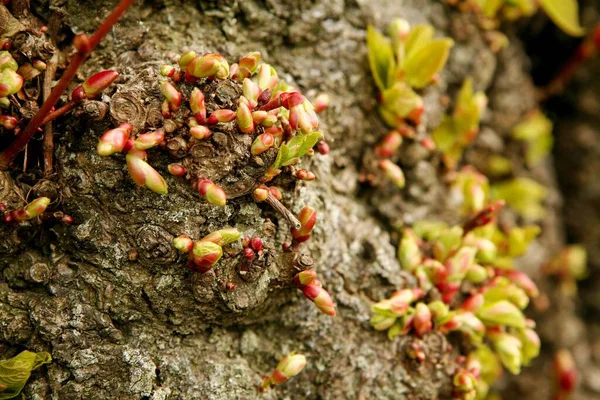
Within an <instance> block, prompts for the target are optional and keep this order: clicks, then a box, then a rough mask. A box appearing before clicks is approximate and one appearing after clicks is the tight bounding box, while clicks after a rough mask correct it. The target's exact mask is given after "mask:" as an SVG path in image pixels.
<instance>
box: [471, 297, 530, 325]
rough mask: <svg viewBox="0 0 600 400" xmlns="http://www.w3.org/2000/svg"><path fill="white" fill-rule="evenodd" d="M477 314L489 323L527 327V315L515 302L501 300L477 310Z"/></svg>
mask: <svg viewBox="0 0 600 400" xmlns="http://www.w3.org/2000/svg"><path fill="white" fill-rule="evenodd" d="M477 316H478V317H479V318H480V319H481V320H482V321H483V322H485V323H487V324H489V325H506V326H511V327H514V328H525V317H524V316H523V313H522V312H521V310H519V309H518V308H517V307H516V306H515V305H514V304H513V303H511V302H510V301H508V300H500V301H497V302H495V303H493V304H487V305H485V306H483V308H481V310H479V311H478V312H477Z"/></svg>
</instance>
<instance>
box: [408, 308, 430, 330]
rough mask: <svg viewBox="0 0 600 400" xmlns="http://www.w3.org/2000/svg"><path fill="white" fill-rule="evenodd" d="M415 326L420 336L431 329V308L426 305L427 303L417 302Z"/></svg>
mask: <svg viewBox="0 0 600 400" xmlns="http://www.w3.org/2000/svg"><path fill="white" fill-rule="evenodd" d="M413 327H414V328H415V332H416V333H417V335H419V336H423V335H425V334H426V333H427V332H429V331H430V330H431V328H432V324H431V311H429V308H428V307H427V306H426V305H425V303H417V305H416V306H415V316H414V319H413Z"/></svg>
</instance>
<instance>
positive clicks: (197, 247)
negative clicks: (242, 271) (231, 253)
mask: <svg viewBox="0 0 600 400" xmlns="http://www.w3.org/2000/svg"><path fill="white" fill-rule="evenodd" d="M221 256H223V248H222V247H221V246H219V245H218V244H216V243H213V242H204V241H198V242H196V243H194V247H193V248H192V251H191V252H190V253H189V258H190V262H191V267H192V268H193V269H194V270H196V271H199V272H207V271H210V269H211V268H212V267H213V266H214V265H215V264H216V263H217V262H218V261H219V260H220V259H221Z"/></svg>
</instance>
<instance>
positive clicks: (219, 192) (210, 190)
mask: <svg viewBox="0 0 600 400" xmlns="http://www.w3.org/2000/svg"><path fill="white" fill-rule="evenodd" d="M198 191H199V192H200V195H202V196H204V198H205V199H206V201H208V202H209V203H210V204H212V205H213V206H219V207H223V206H225V204H226V203H227V196H226V195H225V191H224V190H223V189H222V188H221V187H220V186H219V185H217V184H215V183H213V182H211V181H209V180H207V179H205V180H203V181H201V182H200V183H199V184H198Z"/></svg>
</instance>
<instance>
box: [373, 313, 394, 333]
mask: <svg viewBox="0 0 600 400" xmlns="http://www.w3.org/2000/svg"><path fill="white" fill-rule="evenodd" d="M397 319H398V317H396V316H395V315H394V316H390V315H387V314H377V313H376V314H373V315H372V316H371V321H370V323H371V326H372V327H373V328H374V329H375V330H376V331H385V330H386V329H389V328H391V327H392V325H394V322H396V320H397Z"/></svg>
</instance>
